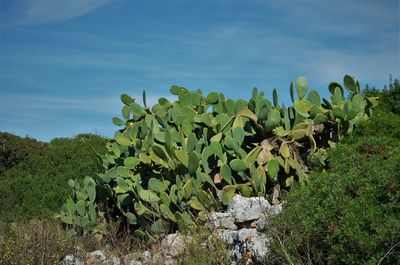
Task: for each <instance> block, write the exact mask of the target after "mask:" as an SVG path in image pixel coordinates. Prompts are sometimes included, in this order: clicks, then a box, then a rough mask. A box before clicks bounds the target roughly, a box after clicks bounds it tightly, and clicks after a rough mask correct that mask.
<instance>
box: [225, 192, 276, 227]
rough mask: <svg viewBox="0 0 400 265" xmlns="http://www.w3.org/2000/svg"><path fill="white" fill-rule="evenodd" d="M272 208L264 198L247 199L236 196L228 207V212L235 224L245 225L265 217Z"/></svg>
mask: <svg viewBox="0 0 400 265" xmlns="http://www.w3.org/2000/svg"><path fill="white" fill-rule="evenodd" d="M270 207H271V205H270V203H269V202H268V201H267V200H266V199H265V198H263V197H252V198H245V197H242V196H240V195H236V196H235V197H233V199H232V201H231V203H230V204H229V205H228V209H227V211H228V213H231V214H232V216H233V218H234V219H235V223H244V222H249V221H254V220H257V219H259V218H260V217H262V216H264V215H265V212H266V211H267V210H268V209H269V208H270Z"/></svg>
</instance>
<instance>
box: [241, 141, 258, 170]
mask: <svg viewBox="0 0 400 265" xmlns="http://www.w3.org/2000/svg"><path fill="white" fill-rule="evenodd" d="M260 150H261V146H257V147H255V148H254V149H253V150H251V151H250V152H249V153H248V154H247V155H246V157H245V159H244V163H245V164H246V166H247V167H248V168H250V165H252V164H254V162H255V161H256V160H257V156H258V153H259V152H260Z"/></svg>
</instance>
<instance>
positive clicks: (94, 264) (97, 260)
mask: <svg viewBox="0 0 400 265" xmlns="http://www.w3.org/2000/svg"><path fill="white" fill-rule="evenodd" d="M106 260H107V256H106V254H105V253H104V251H103V250H96V251H93V252H90V253H88V254H87V255H86V261H85V264H87V265H98V264H103V263H105V261H106Z"/></svg>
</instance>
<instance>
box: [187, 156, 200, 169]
mask: <svg viewBox="0 0 400 265" xmlns="http://www.w3.org/2000/svg"><path fill="white" fill-rule="evenodd" d="M198 167H199V157H198V156H197V154H196V152H191V153H190V155H189V162H188V169H189V174H193V173H195V172H196V170H197V168H198Z"/></svg>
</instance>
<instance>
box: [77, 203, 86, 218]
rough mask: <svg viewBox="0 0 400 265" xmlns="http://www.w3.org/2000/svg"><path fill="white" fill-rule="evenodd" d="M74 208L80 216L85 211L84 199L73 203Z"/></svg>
mask: <svg viewBox="0 0 400 265" xmlns="http://www.w3.org/2000/svg"><path fill="white" fill-rule="evenodd" d="M75 209H76V211H77V213H78V214H79V215H80V216H84V215H85V212H86V211H85V209H86V207H85V201H83V200H79V201H78V202H77V203H76V205H75Z"/></svg>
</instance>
